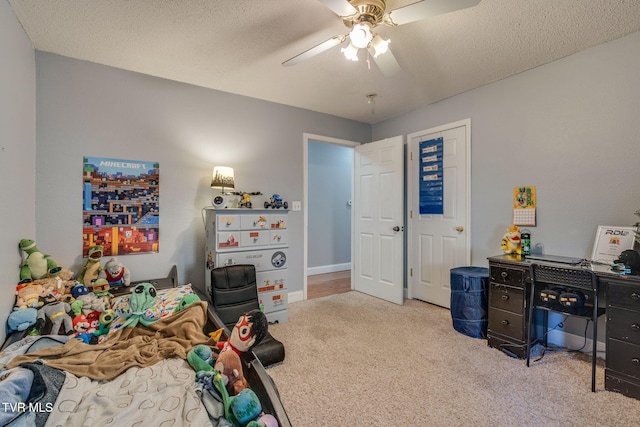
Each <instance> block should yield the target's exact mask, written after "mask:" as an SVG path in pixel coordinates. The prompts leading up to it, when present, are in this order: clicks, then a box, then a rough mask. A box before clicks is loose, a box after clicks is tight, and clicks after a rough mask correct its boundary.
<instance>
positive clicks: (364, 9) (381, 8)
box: [349, 0, 387, 27]
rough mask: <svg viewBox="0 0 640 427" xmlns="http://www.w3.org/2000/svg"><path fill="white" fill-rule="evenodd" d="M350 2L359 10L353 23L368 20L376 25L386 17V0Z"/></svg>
mask: <svg viewBox="0 0 640 427" xmlns="http://www.w3.org/2000/svg"><path fill="white" fill-rule="evenodd" d="M349 3H351V5H352V6H353V7H354V8H355V9H356V10H357V11H358V13H356V14H355V16H353V18H352V20H351V24H352V25H353V24H358V23H362V22H368V23H370V24H371V26H372V27H375V26H376V25H378V24H380V23H381V22H382V21H383V19H384V12H385V10H386V8H387V5H386V3H385V1H384V0H350V1H349Z"/></svg>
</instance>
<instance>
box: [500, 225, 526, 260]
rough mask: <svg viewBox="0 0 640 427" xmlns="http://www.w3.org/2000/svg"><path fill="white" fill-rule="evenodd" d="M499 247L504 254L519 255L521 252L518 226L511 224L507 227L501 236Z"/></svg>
mask: <svg viewBox="0 0 640 427" xmlns="http://www.w3.org/2000/svg"><path fill="white" fill-rule="evenodd" d="M500 249H502V251H503V252H504V253H505V254H518V255H520V254H521V253H522V243H521V241H520V227H518V226H517V225H512V226H511V227H509V229H508V230H507V232H506V233H505V235H504V237H502V242H501V244H500Z"/></svg>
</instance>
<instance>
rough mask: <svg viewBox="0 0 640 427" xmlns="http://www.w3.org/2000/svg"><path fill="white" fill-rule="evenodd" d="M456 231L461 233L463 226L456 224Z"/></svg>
mask: <svg viewBox="0 0 640 427" xmlns="http://www.w3.org/2000/svg"><path fill="white" fill-rule="evenodd" d="M456 231H457V232H458V233H462V232H463V231H464V227H463V226H461V225H459V226H457V227H456Z"/></svg>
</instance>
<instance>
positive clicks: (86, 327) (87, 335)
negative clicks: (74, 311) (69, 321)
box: [72, 314, 96, 344]
mask: <svg viewBox="0 0 640 427" xmlns="http://www.w3.org/2000/svg"><path fill="white" fill-rule="evenodd" d="M95 331H96V329H95V328H93V327H91V323H90V322H89V319H87V316H85V315H84V314H78V315H77V316H76V317H74V318H73V331H72V332H75V336H76V338H80V339H81V340H82V341H84V343H85V344H91V338H92V337H93V333H94V332H95Z"/></svg>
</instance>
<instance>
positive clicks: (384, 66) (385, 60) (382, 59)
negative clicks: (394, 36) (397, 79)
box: [369, 48, 401, 77]
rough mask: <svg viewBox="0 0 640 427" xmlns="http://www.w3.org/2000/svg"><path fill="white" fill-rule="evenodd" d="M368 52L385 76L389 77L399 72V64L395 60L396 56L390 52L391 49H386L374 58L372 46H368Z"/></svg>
mask: <svg viewBox="0 0 640 427" xmlns="http://www.w3.org/2000/svg"><path fill="white" fill-rule="evenodd" d="M369 54H371V56H372V57H373V60H374V61H375V63H376V65H377V66H378V68H380V71H382V74H383V75H384V76H385V77H391V76H393V75H395V74H397V73H399V72H400V70H401V68H400V64H398V61H397V60H396V57H395V56H393V53H391V49H389V50H387V51H386V52H385V53H383V54H380V55H378V57H377V58H376V57H375V56H374V54H375V50H374V49H373V48H369Z"/></svg>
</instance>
